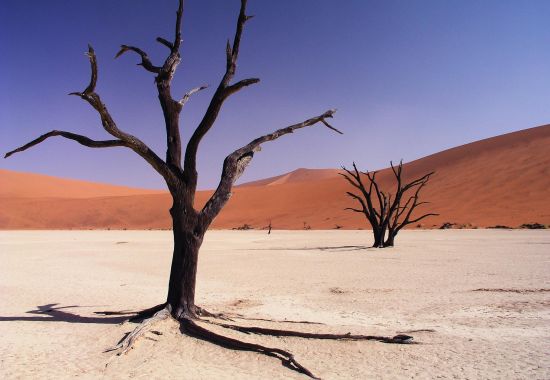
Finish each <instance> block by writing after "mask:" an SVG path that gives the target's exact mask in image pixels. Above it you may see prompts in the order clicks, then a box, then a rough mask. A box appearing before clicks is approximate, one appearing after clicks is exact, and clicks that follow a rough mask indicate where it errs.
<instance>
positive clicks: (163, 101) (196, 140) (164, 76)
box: [5, 0, 407, 377]
mask: <svg viewBox="0 0 550 380" xmlns="http://www.w3.org/2000/svg"><path fill="white" fill-rule="evenodd" d="M246 3H247V1H246V0H241V6H240V11H239V15H238V18H237V22H236V31H235V36H234V38H233V42H232V43H231V42H230V41H229V40H228V41H227V45H226V49H225V55H226V65H225V72H224V74H223V77H222V79H221V81H220V83H219V84H218V86H217V87H216V89H215V91H214V94H213V95H212V98H211V100H210V103H209V105H208V107H207V109H206V112H205V114H204V116H203V118H202V120H201V121H200V123H199V124H198V126H197V127H196V128H195V129H194V131H193V133H192V135H191V137H190V139H189V141H188V143H187V145H186V147H185V150H184V151H183V150H182V142H181V138H180V128H179V120H180V113H181V111H182V108H183V106H184V105H185V103H186V102H187V101H188V100H189V99H190V97H191V96H192V95H193V94H195V93H197V92H199V91H201V90H204V89H205V88H206V87H207V86H199V87H196V88H193V89H192V90H190V91H189V92H187V93H186V94H184V95H183V96H182V97H181V98H178V97H174V96H173V95H172V91H171V82H172V79H173V77H174V74H175V72H176V68H177V67H178V65H179V63H180V61H181V56H180V45H181V42H182V35H181V23H182V17H183V0H179V5H178V10H177V12H176V25H175V31H174V36H173V39H172V40H167V39H165V38H162V37H158V38H157V39H156V40H157V41H158V42H159V43H160V44H162V45H164V46H165V47H166V48H167V49H168V55H167V57H166V59H165V60H164V62H163V63H162V64H161V65H159V66H157V65H155V64H153V62H152V61H151V59H150V58H149V56H148V55H147V53H146V52H145V51H143V50H142V49H140V48H138V47H135V46H129V45H122V46H121V48H120V51H119V52H118V53H117V54H116V57H115V58H118V57H120V56H121V55H123V54H124V53H127V52H132V53H135V54H137V55H138V57H139V58H140V63H139V64H138V65H139V66H142V67H143V68H144V69H145V70H146V71H148V72H150V73H151V74H153V75H154V78H155V85H156V87H157V91H158V98H159V101H160V106H161V108H162V111H163V116H164V121H165V126H166V145H167V150H166V158H165V159H164V160H163V159H161V158H160V157H159V156H158V155H157V154H156V153H155V152H154V151H153V150H152V149H150V148H149V147H148V146H147V145H146V144H145V143H144V142H143V141H142V140H140V139H139V138H138V137H136V136H133V135H131V134H129V133H126V132H124V131H123V130H122V129H120V128H119V127H118V125H117V124H116V122H115V121H114V119H113V118H112V116H111V114H110V112H109V110H108V109H107V107H106V105H105V104H104V103H103V102H102V100H101V98H100V96H99V94H98V93H97V92H96V84H97V80H98V65H97V59H96V55H95V53H94V49H93V48H92V47H91V46H89V47H88V52H87V53H86V54H87V56H88V58H89V61H90V65H91V79H90V82H89V84H88V86H87V87H86V88H85V89H84V90H83V91H82V92H73V93H71V94H70V95H75V96H78V97H80V98H82V99H83V100H84V101H86V102H87V103H89V104H90V105H91V106H92V107H93V108H94V109H95V110H96V111H97V113H98V114H99V117H100V120H101V124H102V126H103V129H105V131H106V132H107V133H109V134H110V135H111V136H112V137H113V139H110V140H101V141H96V140H92V139H90V138H88V137H86V136H82V135H79V134H75V133H72V132H66V131H57V130H54V131H51V132H48V133H46V134H44V135H42V136H40V137H38V138H37V139H35V140H32V141H30V142H29V143H27V144H25V145H23V146H21V147H19V148H17V149H15V150H13V151H11V152H9V153H7V154H6V155H5V157H9V156H11V155H13V154H14V153H17V152H21V151H24V150H26V149H29V148H31V147H33V146H35V145H37V144H39V143H41V142H43V141H44V140H46V139H48V138H50V137H54V136H61V137H64V138H66V139H70V140H74V141H76V142H78V143H80V144H81V145H84V146H87V147H90V148H111V147H125V148H129V149H131V150H132V151H134V152H135V153H136V154H138V155H139V156H141V157H142V158H143V159H144V160H145V161H146V162H147V163H149V165H151V166H152V167H153V169H155V170H156V171H157V172H158V173H159V174H160V175H161V176H162V177H163V178H164V180H165V182H166V184H167V186H168V189H169V191H170V194H171V196H172V200H173V203H172V207H171V208H170V215H171V216H172V221H173V223H172V228H173V239H174V250H173V258H172V264H171V270H170V280H169V283H168V295H167V298H166V302H163V303H162V304H160V305H157V306H154V307H152V308H150V309H147V310H143V311H142V312H140V313H138V314H137V315H136V318H138V319H141V320H144V321H143V323H142V324H140V325H139V326H138V327H136V329H135V330H134V331H133V332H132V333H130V334H129V335H128V336H127V337H126V338H125V339H124V340H123V341H121V342H120V344H119V345H117V346H116V347H114V349H115V350H117V352H118V353H122V352H126V351H127V350H129V349H130V348H131V347H132V345H133V343H134V341H135V340H136V339H137V338H138V337H139V336H140V335H142V334H143V333H144V332H145V331H146V330H147V329H148V328H149V327H150V326H151V325H152V324H153V323H155V322H156V321H158V320H161V319H165V318H168V317H172V318H174V319H175V320H177V321H179V322H180V323H181V330H182V331H183V332H184V333H187V334H189V335H191V336H195V337H198V338H201V339H205V340H208V341H210V342H212V343H215V344H219V345H221V346H224V347H228V348H232V349H240V350H249V351H254V352H259V353H262V354H266V355H269V356H275V357H277V358H279V359H281V360H282V361H283V363H284V364H285V365H287V366H289V367H291V368H293V369H295V370H297V371H299V372H302V373H304V374H307V375H308V376H310V377H315V376H314V375H313V374H312V373H311V372H310V371H309V370H308V369H306V368H305V367H303V366H302V365H300V364H299V363H298V362H297V361H296V360H295V359H294V357H293V355H292V354H291V353H289V352H287V351H284V350H281V349H277V348H269V347H265V346H261V345H257V344H252V343H246V342H243V341H240V340H236V339H233V338H229V337H225V336H222V335H219V334H216V333H214V332H211V331H209V330H208V329H206V328H204V327H202V326H200V325H199V324H197V323H196V322H197V321H199V320H200V321H203V322H204V321H205V319H204V318H205V317H210V318H214V319H215V318H216V317H220V315H219V314H212V313H209V312H207V311H205V310H204V309H202V308H200V307H199V306H197V305H196V304H195V283H196V278H197V262H198V254H199V249H200V247H201V244H202V242H203V237H204V234H205V232H206V231H207V229H208V228H209V226H210V225H211V223H212V221H213V220H214V218H215V217H216V216H217V215H218V214H219V213H220V211H221V210H222V208H223V207H224V206H225V204H226V203H227V201H228V200H229V198H230V197H231V192H232V188H233V184H234V183H235V181H236V180H237V179H238V178H239V177H240V176H241V174H242V173H243V172H244V170H245V169H246V167H247V166H248V165H249V164H250V162H251V160H252V158H253V157H254V154H255V153H256V152H258V151H260V148H261V145H262V144H263V143H266V142H270V141H273V140H276V139H278V138H279V137H281V136H284V135H286V134H290V133H293V132H294V131H296V130H298V129H300V128H305V127H310V126H313V125H316V124H319V123H320V124H323V125H325V126H326V127H328V128H330V129H332V130H334V131H336V132H338V133H341V132H340V131H338V130H337V129H335V128H334V127H332V126H331V125H330V124H329V123H328V121H327V119H330V118H332V117H333V115H334V113H335V112H336V111H335V110H328V111H326V112H324V113H322V114H320V115H318V116H315V117H312V118H310V119H307V120H305V121H302V122H300V123H297V124H293V125H290V126H288V127H286V128H282V129H279V130H276V131H275V132H273V133H269V134H267V135H264V136H261V137H258V138H257V139H254V140H252V141H251V142H250V143H248V144H246V145H244V146H243V147H241V148H239V149H237V150H235V151H234V152H233V153H231V154H229V155H228V156H227V157H226V158H225V160H224V162H223V166H222V172H221V179H220V182H219V184H218V186H217V188H216V190H215V191H214V193H213V195H212V196H211V198H210V199H209V200H208V201H207V202H206V204H205V205H204V207H202V209H200V210H197V209H195V208H194V203H195V194H196V191H197V179H198V173H197V153H198V150H199V145H200V143H201V141H202V139H203V137H204V136H205V135H206V134H207V133H208V132H209V131H210V129H211V128H212V127H213V125H214V123H215V122H216V119H217V117H218V114H219V112H220V111H221V109H222V106H223V104H224V102H225V101H226V100H227V99H228V98H229V97H230V96H231V95H234V94H235V93H237V92H239V91H240V90H242V89H244V88H245V87H248V86H251V85H253V84H256V83H258V82H259V81H260V80H259V79H258V78H248V79H242V80H240V81H238V82H235V83H233V78H234V76H235V72H236V69H237V59H238V57H239V50H240V45H241V36H242V33H243V30H244V26H245V24H246V23H247V22H248V21H249V20H250V19H251V18H252V16H248V15H246V13H245V10H246ZM182 156H183V157H182ZM182 158H183V160H182ZM182 161H183V165H182ZM201 317H202V318H201ZM210 321H211V320H210ZM231 328H234V329H237V326H233V327H231ZM239 328H240V329H241V330H239V331H243V330H242V329H246V328H245V327H239ZM250 329H252V330H253V331H249V332H253V333H256V334H271V335H277V336H281V335H292V336H302V337H305V338H319V339H327V338H328V335H323V334H303V333H300V332H296V331H288V330H267V329H254V328H250ZM245 332H246V331H245ZM330 338H331V339H374V340H380V341H384V342H390V343H403V342H406V341H407V339H405V338H403V337H400V336H396V337H393V338H386V337H376V336H375V337H372V336H350V335H347V334H344V335H333V336H330Z"/></svg>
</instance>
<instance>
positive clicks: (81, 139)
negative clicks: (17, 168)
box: [4, 130, 127, 158]
mask: <svg viewBox="0 0 550 380" xmlns="http://www.w3.org/2000/svg"><path fill="white" fill-rule="evenodd" d="M54 136H61V137H65V138H66V139H69V140H74V141H76V142H78V143H79V144H81V145H84V146H87V147H89V148H110V147H115V146H127V145H126V143H125V142H124V141H121V140H103V141H96V140H92V139H90V138H89V137H86V136H82V135H78V134H76V133H71V132H65V131H55V130H54V131H51V132H48V133H45V134H43V135H42V136H40V137H38V138H36V139H34V140H32V141H31V142H28V143H26V144H25V145H23V146H21V147H19V148H17V149H14V150H12V151H11V152H8V153H6V155H5V156H4V158H8V157H9V156H11V155H12V154H15V153H18V152H22V151H24V150H27V149H29V148H31V147H33V146H35V145H38V144H40V143H41V142H42V141H44V140H46V139H47V138H50V137H54Z"/></svg>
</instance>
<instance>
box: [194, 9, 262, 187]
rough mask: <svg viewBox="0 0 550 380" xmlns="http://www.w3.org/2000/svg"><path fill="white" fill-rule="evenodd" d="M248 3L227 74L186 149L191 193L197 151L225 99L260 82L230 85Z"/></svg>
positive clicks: (228, 53) (229, 54) (252, 80)
mask: <svg viewBox="0 0 550 380" xmlns="http://www.w3.org/2000/svg"><path fill="white" fill-rule="evenodd" d="M246 3H247V0H241V8H240V10H239V17H238V19H237V27H236V30H235V37H234V39H233V46H231V44H230V42H229V41H227V46H226V69H225V74H224V76H223V77H222V79H221V81H220V84H219V85H218V87H217V89H216V91H215V93H214V95H212V99H211V100H210V104H209V105H208V108H207V110H206V112H205V114H204V116H203V118H202V120H201V122H200V123H199V125H198V126H197V128H196V129H195V131H194V132H193V134H192V136H191V138H190V139H189V142H188V143H187V147H186V150H185V159H184V176H185V182H186V185H187V186H188V188H189V190H190V192H191V193H194V192H195V190H196V188H197V178H198V175H197V152H198V149H199V145H200V142H201V140H202V139H203V137H204V136H205V135H206V133H207V132H208V131H209V130H210V128H212V126H213V125H214V123H215V121H216V119H217V117H218V114H219V112H220V110H221V108H222V106H223V103H224V102H225V100H226V99H227V98H228V97H229V96H230V95H232V94H234V93H236V92H238V91H239V90H241V89H242V88H244V87H247V86H250V85H252V84H254V83H258V82H259V81H260V80H259V79H258V78H250V79H244V80H242V81H240V82H237V83H235V84H233V85H230V83H231V80H232V79H233V76H234V75H235V71H236V68H237V59H238V57H239V48H240V44H241V36H242V33H243V29H244V24H245V23H246V21H248V20H249V19H250V18H251V17H250V16H247V15H246Z"/></svg>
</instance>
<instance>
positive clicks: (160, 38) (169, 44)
mask: <svg viewBox="0 0 550 380" xmlns="http://www.w3.org/2000/svg"><path fill="white" fill-rule="evenodd" d="M157 42H159V43H161V44H163V45H164V46H166V47H167V48H168V49H170V51H172V49H173V48H174V44H173V43H171V42H170V41H168V40H166V39H164V38H162V37H157Z"/></svg>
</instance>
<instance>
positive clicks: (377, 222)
mask: <svg viewBox="0 0 550 380" xmlns="http://www.w3.org/2000/svg"><path fill="white" fill-rule="evenodd" d="M390 166H391V169H392V172H393V175H394V177H395V181H396V184H395V190H394V192H393V194H392V193H390V192H388V191H382V190H381V189H380V186H379V185H378V183H377V182H376V174H377V172H372V173H370V172H368V171H367V172H361V171H359V170H358V169H357V166H356V165H355V162H354V163H353V170H348V169H346V168H345V167H343V166H342V169H343V170H344V171H345V172H346V173H339V174H340V175H341V176H342V177H344V178H345V179H346V180H347V181H348V182H349V183H350V184H351V185H352V186H353V187H355V188H356V189H357V190H359V192H358V193H357V194H356V193H353V192H350V191H348V192H347V195H348V196H350V197H351V198H353V199H355V200H356V201H357V203H358V204H359V206H360V208H353V207H347V208H346V210H350V211H353V212H358V213H362V214H364V215H365V217H366V218H367V220H368V221H369V223H370V225H371V226H372V233H373V235H374V244H373V245H372V246H373V247H376V248H385V247H393V246H394V244H395V237H396V236H397V234H398V233H399V231H401V229H402V228H403V227H405V226H407V225H409V224H411V223H416V222H418V221H420V220H422V219H424V218H427V217H428V216H434V215H439V214H434V213H428V214H424V215H421V216H419V217H415V218H411V217H412V214H413V212H414V210H415V209H416V208H417V207H418V206H420V205H423V204H427V203H428V202H420V201H419V195H420V190H422V188H423V187H424V186H425V185H426V184H427V183H428V181H429V180H430V178H431V176H432V175H433V174H434V172H431V173H428V174H426V175H424V176H422V177H420V178H417V179H415V180H413V181H411V182H409V183H404V182H403V179H402V173H403V161H401V162H399V165H398V166H397V167H395V166H394V165H393V162H390ZM405 199H406V200H405Z"/></svg>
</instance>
